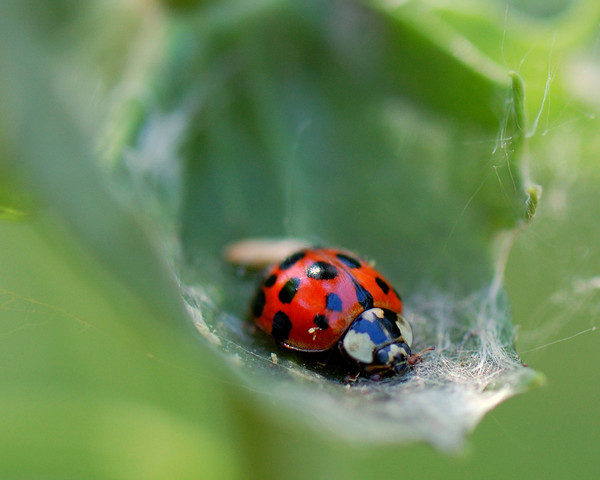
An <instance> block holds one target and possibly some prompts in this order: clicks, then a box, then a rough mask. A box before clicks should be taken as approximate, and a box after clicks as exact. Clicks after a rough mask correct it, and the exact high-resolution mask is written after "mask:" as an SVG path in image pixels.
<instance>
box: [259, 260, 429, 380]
mask: <svg viewBox="0 0 600 480" xmlns="http://www.w3.org/2000/svg"><path fill="white" fill-rule="evenodd" d="M401 313H402V300H401V298H400V296H399V295H398V293H397V292H396V291H395V290H394V289H393V288H392V287H391V286H390V284H389V282H388V281H387V280H386V279H385V278H384V277H383V276H382V275H381V274H380V273H379V272H378V271H377V270H375V269H374V268H373V267H371V266H370V265H369V264H367V263H366V262H364V261H362V260H360V259H358V258H356V257H355V256H353V255H352V254H351V253H349V252H346V251H343V250H336V249H304V250H300V251H298V252H296V253H294V254H292V255H290V256H289V257H287V258H286V259H285V260H283V261H282V262H281V263H280V264H278V265H276V266H274V267H272V268H271V270H270V271H269V273H268V274H267V276H266V279H265V280H264V281H263V282H262V284H261V285H260V286H259V288H258V290H257V292H256V295H255V296H254V299H253V301H252V304H251V316H252V318H253V320H254V321H255V322H256V324H257V325H258V326H259V327H260V328H261V329H262V330H264V331H265V332H267V333H268V334H270V335H271V336H273V338H274V339H275V340H276V341H277V342H279V343H281V344H282V345H284V346H286V347H288V348H291V349H293V350H299V351H303V352H322V351H325V350H329V349H331V348H333V347H335V346H336V345H337V347H338V348H339V350H340V352H341V353H342V355H343V356H344V357H345V358H347V359H348V360H349V361H350V362H352V363H354V364H356V365H357V366H358V367H359V369H360V371H361V372H363V373H366V374H369V375H374V376H380V375H384V374H389V373H402V372H404V371H405V370H406V369H407V367H408V366H409V365H412V364H414V363H415V362H416V361H418V360H419V359H420V357H418V356H416V355H411V345H412V341H413V335H412V330H411V327H410V325H409V323H408V322H407V321H406V319H405V318H404V317H403V316H402V315H401Z"/></svg>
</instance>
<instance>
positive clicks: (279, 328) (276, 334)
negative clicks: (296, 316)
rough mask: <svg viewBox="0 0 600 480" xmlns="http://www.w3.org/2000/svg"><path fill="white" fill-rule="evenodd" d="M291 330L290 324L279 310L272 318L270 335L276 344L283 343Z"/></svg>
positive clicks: (288, 318) (287, 318)
mask: <svg viewBox="0 0 600 480" xmlns="http://www.w3.org/2000/svg"><path fill="white" fill-rule="evenodd" d="M291 329H292V322H291V320H290V317H288V316H287V315H286V314H285V313H283V312H282V311H281V310H280V311H279V312H277V313H276V314H275V316H274V317H273V328H272V329H271V335H273V338H274V339H275V340H277V341H278V342H283V341H284V340H286V339H287V338H288V337H289V336H290V330H291Z"/></svg>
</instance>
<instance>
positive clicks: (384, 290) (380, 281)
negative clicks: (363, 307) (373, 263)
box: [375, 277, 390, 295]
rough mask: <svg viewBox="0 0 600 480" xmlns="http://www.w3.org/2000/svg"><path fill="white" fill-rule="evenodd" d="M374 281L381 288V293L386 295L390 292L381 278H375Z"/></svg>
mask: <svg viewBox="0 0 600 480" xmlns="http://www.w3.org/2000/svg"><path fill="white" fill-rule="evenodd" d="M375 281H376V282H377V285H379V288H381V291H382V292H383V293H385V294H386V295H387V294H388V292H389V291H390V286H389V285H388V284H387V282H386V281H385V280H384V279H383V278H381V277H377V278H376V279H375Z"/></svg>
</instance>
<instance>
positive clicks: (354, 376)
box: [344, 370, 360, 385]
mask: <svg viewBox="0 0 600 480" xmlns="http://www.w3.org/2000/svg"><path fill="white" fill-rule="evenodd" d="M358 377H360V370H358V371H356V372H354V373H349V374H348V375H346V376H345V377H344V383H346V384H348V385H351V384H353V383H356V382H357V381H358Z"/></svg>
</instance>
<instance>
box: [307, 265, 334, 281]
mask: <svg viewBox="0 0 600 480" xmlns="http://www.w3.org/2000/svg"><path fill="white" fill-rule="evenodd" d="M337 274H338V271H337V268H335V267H334V266H333V265H332V264H331V263H327V262H315V263H313V264H312V265H310V266H309V267H307V268H306V276H307V277H309V278H314V279H315V280H332V279H334V278H335V277H337Z"/></svg>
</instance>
